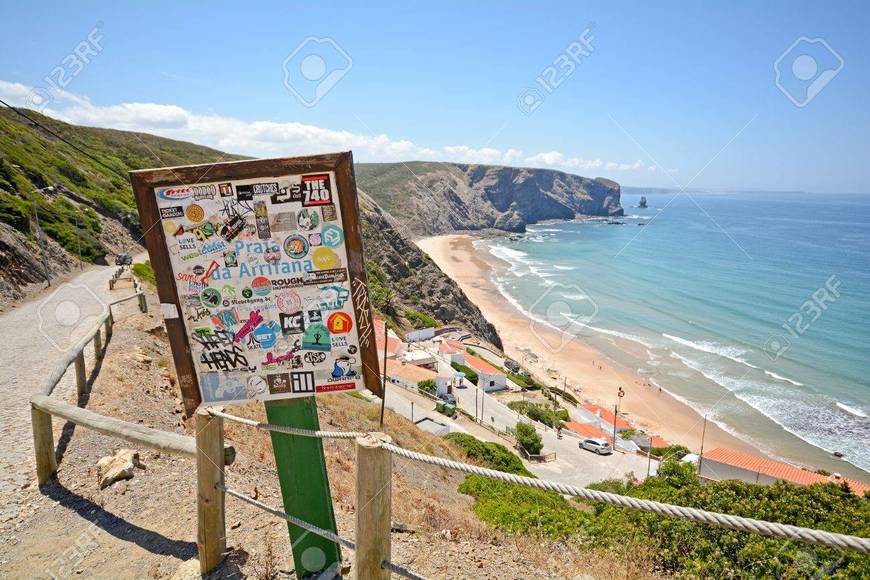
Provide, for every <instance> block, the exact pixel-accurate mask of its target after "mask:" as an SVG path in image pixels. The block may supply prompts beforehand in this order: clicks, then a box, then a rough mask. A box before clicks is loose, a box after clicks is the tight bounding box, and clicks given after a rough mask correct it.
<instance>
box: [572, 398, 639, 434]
mask: <svg viewBox="0 0 870 580" xmlns="http://www.w3.org/2000/svg"><path fill="white" fill-rule="evenodd" d="M583 408H584V409H586V410H587V411H589V412H590V413H594V414H595V415H598V416H599V417H601V418H602V419H603V420H604V421H607V422H608V423H610V424H611V425H613V419H614V417H613V413H612V412H611V411H608V410H607V409H605V408H604V407H599V406H598V405H593V404H592V403H583ZM616 428H617V429H631V428H632V427H631V425H629V424H628V423H626V422H625V421H623V420H622V419H620V418H619V417H616Z"/></svg>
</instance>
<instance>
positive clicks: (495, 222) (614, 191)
mask: <svg viewBox="0 0 870 580" xmlns="http://www.w3.org/2000/svg"><path fill="white" fill-rule="evenodd" d="M357 179H358V182H359V185H360V188H361V189H363V190H365V191H367V192H370V193H371V195H372V197H373V198H374V200H375V201H376V202H377V203H378V204H380V205H381V207H383V208H384V209H385V210H386V211H387V212H389V213H390V214H391V215H392V216H394V217H395V218H396V220H398V221H399V222H401V223H402V224H404V225H405V226H406V227H407V228H408V229H409V230H410V231H411V232H412V233H413V234H414V235H434V234H444V233H449V232H453V231H457V230H481V229H487V228H495V229H500V230H505V231H509V232H522V231H525V227H526V225H527V224H531V223H536V222H539V221H542V220H549V219H573V218H574V217H576V216H577V215H590V216H618V215H622V213H623V210H622V207H621V206H620V204H619V194H620V191H619V184H618V183H616V182H614V181H610V180H608V179H603V178H596V179H589V178H586V177H580V176H579V175H571V174H568V173H563V172H561V171H553V170H549V169H526V168H520V167H502V166H495V165H463V164H456V163H435V162H416V161H415V162H408V163H373V164H366V163H364V164H359V165H357Z"/></svg>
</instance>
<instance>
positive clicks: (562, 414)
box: [556, 409, 571, 422]
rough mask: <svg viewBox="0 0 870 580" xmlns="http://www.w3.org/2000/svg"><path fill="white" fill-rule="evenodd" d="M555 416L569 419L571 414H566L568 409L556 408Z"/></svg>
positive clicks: (563, 419) (561, 419)
mask: <svg viewBox="0 0 870 580" xmlns="http://www.w3.org/2000/svg"><path fill="white" fill-rule="evenodd" d="M556 418H557V419H559V420H560V421H562V422H564V421H570V420H571V415H569V414H568V409H556Z"/></svg>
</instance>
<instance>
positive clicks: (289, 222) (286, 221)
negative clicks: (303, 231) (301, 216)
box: [272, 211, 296, 232]
mask: <svg viewBox="0 0 870 580" xmlns="http://www.w3.org/2000/svg"><path fill="white" fill-rule="evenodd" d="M272 229H273V230H274V231H276V232H290V231H294V230H295V229H296V214H295V213H293V212H292V211H282V212H280V213H276V214H275V215H274V217H273V218H272Z"/></svg>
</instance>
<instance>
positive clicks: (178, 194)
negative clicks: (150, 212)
mask: <svg viewBox="0 0 870 580" xmlns="http://www.w3.org/2000/svg"><path fill="white" fill-rule="evenodd" d="M192 195H193V190H192V189H191V188H189V187H161V188H160V189H158V190H157V197H159V198H160V199H165V200H169V201H177V200H179V199H187V198H188V197H190V196H192Z"/></svg>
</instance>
